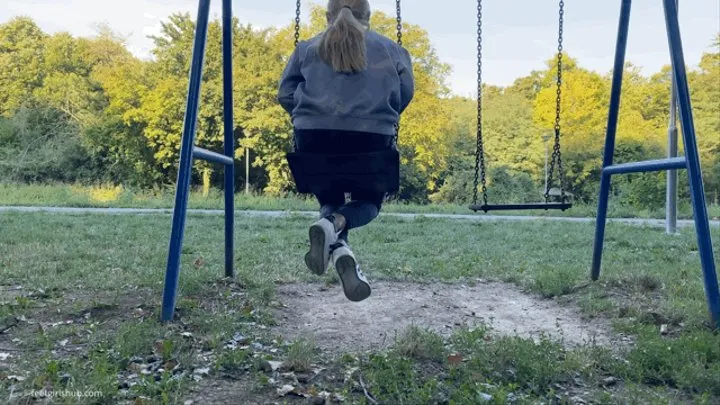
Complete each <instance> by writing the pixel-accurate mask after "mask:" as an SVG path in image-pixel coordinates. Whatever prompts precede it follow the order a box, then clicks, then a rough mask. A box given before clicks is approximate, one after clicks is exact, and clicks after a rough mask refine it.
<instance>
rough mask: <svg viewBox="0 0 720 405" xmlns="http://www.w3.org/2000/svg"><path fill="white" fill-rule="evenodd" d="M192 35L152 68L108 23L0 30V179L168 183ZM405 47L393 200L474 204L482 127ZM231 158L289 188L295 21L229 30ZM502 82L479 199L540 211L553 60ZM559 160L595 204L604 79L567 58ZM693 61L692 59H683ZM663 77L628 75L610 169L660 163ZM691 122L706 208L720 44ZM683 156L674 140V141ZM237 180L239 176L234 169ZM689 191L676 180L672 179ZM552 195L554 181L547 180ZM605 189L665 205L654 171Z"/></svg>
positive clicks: (709, 57)
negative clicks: (288, 94)
mask: <svg viewBox="0 0 720 405" xmlns="http://www.w3.org/2000/svg"><path fill="white" fill-rule="evenodd" d="M395 25H396V22H395V19H394V17H392V16H389V15H386V14H383V13H381V12H378V13H375V14H374V15H373V17H372V20H371V26H372V28H373V29H375V30H376V31H378V32H380V33H381V34H383V35H386V36H388V37H390V38H393V39H395ZM325 26H326V20H325V13H324V10H323V9H322V8H321V7H314V8H313V9H312V10H311V18H310V20H308V21H307V23H306V24H304V25H303V26H302V28H301V37H302V38H303V39H307V38H311V37H313V36H315V35H318V34H319V33H321V32H322V31H323V30H324V29H325ZM194 30H195V24H194V21H193V20H192V18H191V16H190V15H188V14H176V15H172V16H171V17H169V18H168V19H167V20H166V21H165V22H164V23H163V26H162V30H161V32H160V33H159V34H158V35H157V36H156V37H154V38H153V40H154V48H153V56H154V58H153V59H152V60H140V59H138V58H137V57H135V56H133V55H132V54H131V53H130V52H129V51H128V49H127V47H126V44H125V40H124V38H122V37H120V36H118V35H117V34H115V33H113V32H112V31H111V30H110V29H109V28H108V27H100V29H99V30H98V33H97V34H96V35H95V36H93V37H88V38H77V37H73V36H71V35H70V34H67V33H62V32H61V33H55V34H52V35H49V34H46V33H44V32H43V31H42V30H41V29H40V28H39V27H38V26H37V24H35V23H34V22H33V21H32V20H31V19H29V18H25V17H19V18H15V19H12V20H10V21H8V22H6V23H4V24H0V170H2V173H3V179H4V180H12V181H90V182H93V181H110V182H116V183H123V184H130V185H138V186H145V187H151V186H162V185H166V184H171V183H173V182H174V180H175V175H176V170H177V162H178V154H179V147H180V140H181V136H182V129H183V128H182V126H183V119H184V113H185V102H186V100H185V99H186V95H187V86H188V72H189V69H190V61H191V57H192V50H193V49H192V48H193V36H194ZM404 30H405V31H404V36H403V42H404V46H405V47H406V48H407V49H408V50H409V51H410V53H411V55H412V57H413V61H414V67H415V72H414V73H415V77H416V81H417V83H416V87H417V94H416V98H415V100H414V102H413V103H412V105H411V106H410V108H409V109H408V111H407V112H406V113H405V114H404V115H403V117H402V129H401V133H400V147H401V153H402V161H403V167H402V175H403V183H402V190H401V193H400V195H399V198H401V199H403V200H412V201H417V202H424V201H428V200H432V201H449V202H458V203H467V202H469V200H470V198H471V196H472V187H473V180H474V175H475V173H474V163H475V156H474V153H475V148H476V129H477V119H476V114H477V105H476V100H474V99H469V98H463V97H454V96H452V95H451V94H450V92H449V89H448V86H447V83H446V82H447V78H448V75H449V73H450V67H449V66H448V65H447V64H446V63H444V62H443V61H442V60H441V59H440V58H439V56H438V55H437V52H436V51H435V49H434V47H433V45H432V43H431V42H430V39H429V36H428V33H427V32H426V31H425V30H424V29H423V28H422V27H420V26H417V25H414V24H410V23H406V24H404ZM221 31H222V28H221V25H220V23H219V21H211V23H210V25H209V29H208V40H207V54H206V58H205V65H204V72H203V73H204V74H203V81H202V91H201V104H200V114H199V120H198V132H197V138H196V143H197V144H200V145H202V146H203V147H205V148H208V149H211V150H218V151H219V150H221V149H222V143H223V138H224V121H223V109H222V80H223V77H222V39H221ZM233 31H234V32H233V33H234V43H233V48H234V59H233V68H234V77H233V79H234V89H233V92H234V98H235V105H234V115H235V123H234V128H233V132H234V134H235V137H236V141H237V143H236V146H237V147H236V157H237V158H238V160H242V159H244V156H245V152H246V149H248V148H249V149H250V150H251V152H252V153H251V155H252V162H251V163H252V166H253V173H252V179H253V181H254V184H253V186H254V188H256V189H260V190H263V191H265V192H267V193H272V194H281V193H285V192H288V191H291V190H292V185H293V184H292V177H291V176H290V172H289V170H288V168H287V163H286V161H285V158H284V157H285V153H286V152H288V151H289V150H290V149H291V144H292V128H291V125H290V121H289V119H288V117H287V114H286V113H285V112H284V111H283V110H282V108H280V107H279V106H278V105H277V102H276V99H275V98H276V92H277V84H278V79H279V77H280V74H281V72H282V70H283V68H284V66H285V63H286V61H287V58H288V56H289V55H290V54H291V53H292V51H293V39H294V37H293V25H292V23H289V24H288V25H287V26H284V27H280V28H273V29H257V28H255V27H253V26H250V25H243V24H240V23H239V22H238V21H237V20H236V21H234V25H233ZM548 56H549V58H548V61H547V65H546V67H545V69H542V70H537V71H533V72H531V73H530V74H528V75H527V76H526V77H521V78H518V79H517V80H516V81H515V82H514V83H513V85H511V86H508V87H504V88H500V87H494V86H487V85H486V86H484V88H483V122H482V128H483V135H484V140H485V152H486V164H487V167H488V171H487V174H488V179H487V180H488V186H489V188H490V190H489V194H490V199H491V200H492V201H493V202H502V201H537V200H540V199H541V198H542V192H543V186H544V166H545V165H544V163H545V161H544V160H545V159H544V158H545V150H546V149H545V147H546V146H549V147H550V152H551V153H552V138H551V139H550V142H549V143H548V144H545V143H544V141H543V139H544V137H546V136H548V135H553V133H554V126H555V108H556V105H555V101H556V100H555V99H556V91H557V88H556V83H555V79H556V75H557V71H556V60H555V58H554V57H552V55H548ZM564 58H565V61H566V63H565V67H564V71H563V84H562V87H561V90H562V96H563V99H562V105H561V107H562V120H561V123H560V124H561V129H562V136H563V139H562V140H563V149H562V152H563V163H564V166H565V169H566V173H567V180H568V182H567V186H568V187H569V189H570V191H571V192H573V194H574V195H575V197H576V198H577V199H580V200H584V201H592V200H593V199H594V198H595V196H596V193H597V182H598V180H599V173H600V166H601V156H602V149H603V147H604V138H605V132H606V125H607V108H608V100H609V93H610V79H611V77H612V76H611V73H603V74H600V73H597V72H593V71H590V70H587V69H584V68H583V67H582V66H580V64H579V62H578V61H577V60H575V59H573V58H572V57H571V55H564ZM690 62H691V61H689V63H690ZM670 74H671V69H670V67H669V66H666V67H664V68H663V69H662V70H661V71H659V72H657V73H654V74H652V75H650V76H646V75H643V74H642V72H641V71H640V69H639V68H638V67H636V66H633V65H632V64H627V65H626V66H625V70H624V81H623V99H622V103H621V110H620V119H619V123H618V141H617V156H616V161H617V162H624V161H634V160H643V159H651V158H658V157H662V156H663V155H665V153H666V142H667V141H666V139H667V138H666V137H667V127H668V119H669V112H668V111H669V97H670V79H671V75H670ZM689 80H690V87H691V96H692V102H693V107H694V118H695V126H696V132H697V137H698V144H699V146H700V152H701V159H702V165H703V169H704V180H705V184H706V188H707V192H708V196H709V198H710V199H717V198H718V195H719V194H720V35H718V36H717V37H716V38H714V41H713V44H712V46H711V47H710V48H708V50H707V52H706V53H705V54H704V55H703V56H702V59H701V60H700V62H699V64H698V68H697V69H694V70H691V71H690V72H689ZM681 150H682V144H681ZM194 169H195V171H194V179H195V181H201V180H204V181H205V182H206V183H208V184H206V185H209V182H214V183H216V184H217V183H219V182H220V181H221V179H222V178H221V176H219V175H215V173H214V172H212V171H211V170H212V169H213V168H212V167H211V166H208V165H206V164H204V163H200V162H199V163H198V164H196V165H195V168H194ZM238 172H239V173H238V174H237V176H238V179H237V180H238V182H239V181H241V180H244V179H242V177H243V176H244V173H242V171H238ZM681 182H682V184H681V189H682V192H683V193H684V194H685V195H687V179H685V178H684V176H681ZM554 185H555V186H557V183H555V184H554ZM613 192H614V193H615V194H616V195H617V196H618V197H619V198H621V199H622V200H623V201H624V202H626V203H628V204H631V205H633V206H636V207H642V208H656V207H659V206H661V205H662V204H663V194H664V176H663V175H662V174H657V173H649V174H642V175H631V176H618V178H617V180H616V181H614V189H613Z"/></svg>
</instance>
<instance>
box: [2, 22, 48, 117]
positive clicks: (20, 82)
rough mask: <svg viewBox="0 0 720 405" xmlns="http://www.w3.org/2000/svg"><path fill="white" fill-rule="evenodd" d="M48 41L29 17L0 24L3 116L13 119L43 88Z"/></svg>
mask: <svg viewBox="0 0 720 405" xmlns="http://www.w3.org/2000/svg"><path fill="white" fill-rule="evenodd" d="M46 39H47V35H45V33H43V32H42V30H41V29H40V27H38V26H37V24H35V22H34V21H33V20H31V19H30V18H26V17H18V18H14V19H12V20H10V21H9V22H7V23H5V24H0V115H3V116H5V117H11V116H12V115H13V114H14V113H15V112H16V111H17V110H18V109H19V108H20V106H22V105H23V104H24V103H26V102H28V101H30V100H29V99H28V96H29V95H31V94H32V93H33V91H34V90H35V89H37V88H39V87H40V86H41V85H42V83H43V79H44V76H45V68H44V66H43V64H44V50H45V41H46Z"/></svg>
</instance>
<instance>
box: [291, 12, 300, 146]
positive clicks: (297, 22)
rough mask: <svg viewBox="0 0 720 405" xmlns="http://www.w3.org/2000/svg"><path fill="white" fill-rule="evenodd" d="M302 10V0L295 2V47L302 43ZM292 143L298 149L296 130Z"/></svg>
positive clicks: (293, 133)
mask: <svg viewBox="0 0 720 405" xmlns="http://www.w3.org/2000/svg"><path fill="white" fill-rule="evenodd" d="M301 11H302V4H301V3H300V0H296V2H295V48H297V47H298V44H299V43H300V13H301ZM292 145H293V149H294V150H297V139H295V131H293V132H292Z"/></svg>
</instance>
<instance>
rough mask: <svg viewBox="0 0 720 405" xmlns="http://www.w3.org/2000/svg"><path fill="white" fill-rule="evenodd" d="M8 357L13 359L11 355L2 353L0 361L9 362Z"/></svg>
mask: <svg viewBox="0 0 720 405" xmlns="http://www.w3.org/2000/svg"><path fill="white" fill-rule="evenodd" d="M8 357H12V356H10V353H3V352H0V360H7V358H8Z"/></svg>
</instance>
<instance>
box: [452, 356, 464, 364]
mask: <svg viewBox="0 0 720 405" xmlns="http://www.w3.org/2000/svg"><path fill="white" fill-rule="evenodd" d="M462 361H463V356H462V355H460V354H451V355H449V356H448V363H450V364H453V365H458V364H460V363H462Z"/></svg>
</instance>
